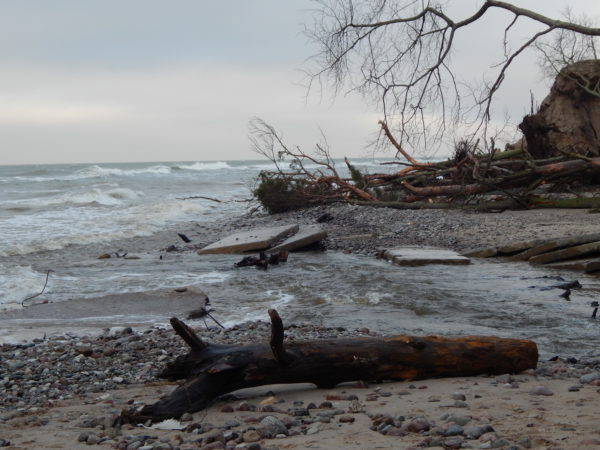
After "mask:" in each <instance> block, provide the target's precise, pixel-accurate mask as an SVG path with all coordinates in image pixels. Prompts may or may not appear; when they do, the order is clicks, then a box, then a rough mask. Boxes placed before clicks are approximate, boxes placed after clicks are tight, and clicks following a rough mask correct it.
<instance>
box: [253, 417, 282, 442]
mask: <svg viewBox="0 0 600 450" xmlns="http://www.w3.org/2000/svg"><path fill="white" fill-rule="evenodd" d="M260 429H261V434H262V435H263V436H264V437H266V438H271V437H275V436H277V435H281V434H283V435H284V436H287V435H288V434H289V431H288V429H287V427H286V426H285V425H284V423H283V422H282V421H281V420H279V419H278V418H277V417H274V416H266V417H264V418H263V419H262V420H261V421H260Z"/></svg>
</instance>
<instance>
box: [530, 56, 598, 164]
mask: <svg viewBox="0 0 600 450" xmlns="http://www.w3.org/2000/svg"><path fill="white" fill-rule="evenodd" d="M519 128H521V130H522V131H523V134H524V135H525V139H526V140H527V150H528V151H529V153H530V154H531V155H532V156H533V157H534V158H545V157H548V156H556V155H559V154H561V153H562V152H569V153H579V154H581V155H585V156H599V155H600V140H599V139H600V138H599V137H600V60H589V61H580V62H577V63H575V64H571V65H570V66H567V67H565V68H564V69H563V70H561V71H560V73H559V74H558V75H557V77H556V80H555V81H554V85H553V86H552V89H551V90H550V94H549V95H548V96H547V97H546V98H545V99H544V101H543V102H542V104H541V105H540V109H539V111H538V112H537V113H535V114H532V115H529V116H525V117H524V118H523V122H522V123H521V124H520V125H519Z"/></svg>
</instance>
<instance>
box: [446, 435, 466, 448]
mask: <svg viewBox="0 0 600 450" xmlns="http://www.w3.org/2000/svg"><path fill="white" fill-rule="evenodd" d="M462 445H463V440H462V438H459V437H451V438H448V439H446V440H445V441H444V448H446V449H451V448H461V447H462Z"/></svg>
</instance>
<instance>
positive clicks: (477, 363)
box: [122, 310, 538, 423]
mask: <svg viewBox="0 0 600 450" xmlns="http://www.w3.org/2000/svg"><path fill="white" fill-rule="evenodd" d="M269 316H270V318H271V339H270V342H269V343H262V344H260V343H259V344H252V345H216V344H207V343H205V342H203V341H202V340H201V339H200V338H199V337H198V336H197V335H196V334H195V333H194V332H193V330H192V329H191V328H189V327H188V326H187V325H185V324H184V323H183V322H181V321H180V320H178V319H177V318H173V319H171V325H172V326H173V329H174V330H175V332H176V333H177V334H178V335H179V336H180V337H181V338H182V339H183V340H184V341H185V342H186V344H187V345H188V346H189V347H190V351H189V353H187V354H186V355H184V356H180V357H178V358H177V359H176V360H175V361H174V362H172V363H170V364H168V366H167V367H166V369H165V370H164V371H163V373H162V374H161V377H164V378H168V379H170V380H181V379H185V380H186V381H185V382H184V383H183V384H182V385H180V386H179V387H178V388H176V389H175V390H174V391H173V392H172V393H171V394H170V395H168V396H166V397H164V398H162V399H160V400H159V401H158V402H156V403H155V404H153V405H147V406H144V407H143V408H142V409H141V410H139V411H124V412H123V413H122V418H123V419H124V420H125V421H128V422H135V423H139V422H146V421H148V420H151V421H160V420H164V419H168V418H178V417H180V416H181V415H182V414H183V413H185V412H190V413H191V412H195V411H199V410H201V409H204V408H206V407H207V406H209V405H210V404H211V403H213V402H214V401H215V399H216V398H218V397H219V396H221V395H223V394H226V393H228V392H232V391H234V390H237V389H242V388H248V387H254V386H261V385H268V384H280V383H306V382H309V383H314V384H316V385H317V387H320V388H331V387H333V386H335V385H336V384H338V383H341V382H346V381H356V380H366V381H382V380H416V379H424V378H433V377H452V376H471V375H478V374H503V373H518V372H522V371H524V370H527V369H532V368H535V367H536V365H537V359H538V352H537V346H536V344H535V343H534V342H532V341H528V340H520V339H503V338H497V337H484V336H464V337H436V336H427V337H412V336H394V337H389V338H355V339H330V340H315V341H299V342H290V343H285V344H284V329H283V323H282V321H281V318H280V317H279V315H278V314H277V311H275V310H269Z"/></svg>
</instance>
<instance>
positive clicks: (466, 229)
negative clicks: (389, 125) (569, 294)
mask: <svg viewBox="0 0 600 450" xmlns="http://www.w3.org/2000/svg"><path fill="white" fill-rule="evenodd" d="M326 213H327V214H330V215H331V216H332V217H333V220H330V221H328V222H325V223H323V227H324V228H325V229H326V230H327V231H328V233H329V237H328V238H327V240H326V245H327V248H328V250H331V251H337V252H345V253H355V254H364V255H374V254H375V253H376V252H377V251H378V249H379V248H382V247H393V246H398V245H407V244H411V245H434V246H441V247H445V248H451V249H454V250H457V251H466V250H468V249H474V248H482V247H488V246H493V245H495V244H499V243H501V244H505V243H509V242H516V241H525V240H531V239H537V238H540V237H547V238H553V237H564V236H570V235H577V234H587V233H591V232H593V231H596V230H597V228H598V225H600V216H598V215H591V214H587V212H586V211H585V210H535V211H506V212H503V213H480V212H478V213H471V212H464V211H452V210H450V211H446V210H443V211H442V210H391V209H379V208H368V207H362V206H351V205H346V204H335V205H326V206H318V207H314V208H310V209H306V210H303V211H293V212H288V213H284V214H278V215H275V216H268V215H262V214H258V215H251V216H248V215H246V216H240V217H237V218H235V219H233V220H227V221H224V220H221V221H218V222H214V223H200V224H189V229H184V227H179V229H180V232H182V233H185V234H187V235H188V236H189V237H191V238H193V240H194V242H195V243H198V244H196V246H203V245H206V244H208V243H210V241H211V240H212V239H213V238H214V237H215V236H224V235H226V234H228V233H230V232H235V231H239V230H244V229H248V228H252V227H258V226H269V225H273V226H274V225H279V224H283V223H300V224H313V223H315V222H316V221H317V219H318V218H319V217H321V216H322V215H323V214H326ZM175 239H176V235H175V238H173V239H172V241H173V242H172V243H173V245H178V246H179V242H177V241H176V240H175ZM145 242H151V243H152V244H153V245H155V244H156V239H155V240H152V239H150V238H137V239H136V245H138V246H139V247H140V248H148V247H145ZM167 245H168V244H167ZM194 250H195V248H188V249H186V250H184V251H190V252H191V251H194ZM128 295H132V296H134V297H135V296H136V295H140V293H132V294H128ZM91 300H93V299H91ZM83 303H84V304H85V301H84V302H83ZM48 308H52V305H48ZM58 325H59V326H60V324H58ZM195 328H197V329H198V330H200V332H201V334H202V337H205V338H206V339H207V340H209V341H211V342H227V339H238V340H246V341H252V340H254V339H268V337H267V336H268V325H267V324H266V323H264V322H250V323H246V324H244V325H240V326H236V327H233V328H231V329H228V330H227V331H224V332H221V331H219V330H216V329H212V330H209V331H206V330H204V327H198V326H197V325H196V327H195ZM63 331H64V332H65V333H64V336H63V339H56V338H52V339H36V340H35V341H34V342H31V343H28V344H25V345H12V344H4V345H0V350H1V352H2V355H1V356H2V358H1V360H0V368H1V369H2V371H1V372H2V376H1V377H0V382H1V383H2V385H3V388H4V389H5V391H6V392H7V396H6V397H5V399H4V400H3V406H2V409H1V413H0V445H1V444H2V442H3V441H2V440H4V441H10V442H11V444H12V445H13V446H14V447H11V448H50V447H52V448H73V449H75V448H88V447H89V446H90V445H92V444H99V445H103V446H107V447H111V446H112V447H114V448H125V447H126V446H127V445H129V444H132V443H133V442H134V441H135V440H136V439H139V438H135V437H132V436H139V435H146V436H148V435H151V436H155V437H156V440H154V441H153V442H146V441H148V440H149V439H145V440H143V441H142V443H143V445H147V446H148V448H181V449H186V448H202V446H206V445H208V446H209V447H206V448H246V447H249V448H264V449H266V448H271V449H275V448H278V449H303V448H342V447H344V448H349V449H350V448H352V449H354V448H356V449H359V448H365V445H368V446H369V447H371V448H411V447H414V446H417V445H427V446H432V445H433V447H432V448H441V445H444V446H446V448H467V447H468V446H470V447H471V448H501V447H502V446H503V445H504V443H503V442H502V440H504V441H506V445H505V446H506V447H508V446H510V445H514V446H517V447H516V448H567V449H568V448H573V449H575V448H577V449H579V448H596V447H597V446H598V445H600V430H598V429H597V426H596V425H595V424H596V423H597V422H598V419H600V411H599V412H597V411H596V409H595V408H594V404H595V402H596V401H597V397H596V396H597V395H600V392H599V389H598V385H600V381H599V380H600V372H598V370H599V369H600V358H599V357H597V356H590V357H589V358H587V360H584V361H579V362H576V363H574V362H566V361H562V360H560V359H558V360H557V361H554V362H540V365H539V367H538V369H537V370H536V371H535V372H530V373H525V374H520V375H516V376H514V377H512V378H511V377H508V376H504V377H485V376H480V377H464V378H451V379H436V380H421V381H415V382H409V381H407V382H394V383H384V384H380V385H376V384H374V385H371V386H370V387H368V388H362V389H360V388H356V387H345V386H339V387H336V388H335V389H333V390H328V391H327V392H324V391H323V390H319V389H315V388H309V389H304V390H301V391H297V390H295V389H296V387H291V386H285V387H283V391H282V392H278V393H277V394H276V395H275V396H274V397H275V400H268V402H273V403H271V404H270V406H272V408H273V410H270V408H266V409H265V406H269V405H267V404H263V405H260V403H261V402H263V401H265V400H267V399H268V398H269V397H271V396H270V395H266V391H264V390H262V391H261V390H259V391H255V392H254V394H253V395H258V397H251V398H250V399H248V402H249V403H250V404H253V405H254V407H256V408H257V410H255V411H244V410H242V411H239V410H238V409H239V408H240V403H241V402H243V400H228V401H220V402H218V403H217V404H216V405H214V406H212V407H211V408H209V409H208V410H207V411H204V412H198V413H195V414H193V417H192V420H191V421H190V422H186V423H185V425H186V426H188V425H189V424H193V423H200V424H201V425H202V427H204V428H202V427H201V428H198V427H197V428H196V430H202V431H203V432H202V433H200V432H198V431H196V432H189V433H188V432H186V431H157V430H147V429H144V428H129V426H127V425H125V426H123V427H122V428H121V429H120V433H121V434H120V435H114V436H113V437H114V439H111V438H110V437H111V434H115V433H116V432H117V431H116V429H115V430H112V429H111V427H110V426H106V425H105V424H106V423H108V422H107V421H109V419H110V418H111V417H113V416H114V415H115V414H118V412H119V411H120V409H122V408H124V407H128V404H129V402H130V401H131V400H133V401H134V403H133V404H134V405H135V404H136V403H135V402H147V403H151V402H154V401H156V400H157V399H158V397H159V396H160V395H161V393H165V392H166V391H168V390H170V389H173V387H174V385H173V384H171V383H166V382H162V381H158V380H156V378H155V377H154V376H155V374H156V373H157V372H158V371H159V370H160V369H161V368H162V367H163V366H164V364H165V363H166V362H167V361H169V358H173V357H174V355H176V354H180V353H181V352H185V350H186V349H185V348H184V344H183V343H182V342H180V341H179V338H178V337H177V336H176V335H175V334H174V333H173V332H172V331H171V330H164V329H157V328H151V329H140V330H130V329H128V328H122V329H113V330H112V331H109V332H107V333H106V332H105V333H104V334H101V335H99V336H93V337H90V336H87V337H86V336H78V337H69V336H68V334H66V333H68V330H63ZM376 331H377V330H372V331H367V332H365V330H362V331H361V330H344V331H343V332H342V331H339V330H338V329H328V328H325V327H318V326H312V327H311V326H309V325H300V326H297V327H289V326H288V327H287V329H286V338H292V339H311V338H318V337H323V336H327V337H334V336H339V335H348V336H356V335H365V334H369V335H374V334H376ZM296 333H297V334H296ZM117 344H118V345H117ZM45 369H48V370H46V371H45ZM54 370H57V371H59V372H60V374H62V376H59V374H54V372H53V371H54ZM82 372H83V373H84V374H83V375H82ZM596 374H597V378H596ZM584 375H588V377H587V378H585V379H584V380H589V381H586V382H582V381H581V379H580V377H581V376H584ZM19 377H20V378H19ZM411 385H414V386H415V387H416V388H415V389H413V388H411V387H410V386H411ZM422 386H426V387H425V388H422V389H421V387H422ZM537 386H543V387H545V388H547V389H548V390H549V392H551V393H552V395H547V393H546V394H530V391H532V390H533V389H534V388H536V387H537ZM71 388H73V389H72V390H69V389H71ZM271 389H272V388H271V387H269V388H268V389H267V390H271ZM273 389H274V388H273ZM53 390H56V393H58V395H57V396H56V398H51V396H50V395H49V396H46V397H44V395H45V393H48V392H50V393H52V392H53ZM65 392H66V394H65ZM406 392H408V394H406ZM457 392H458V393H460V394H464V396H465V401H466V404H467V406H461V407H457V406H456V405H455V402H457V401H462V400H455V399H454V397H453V396H454V394H456V393H457ZM539 392H546V391H544V390H539ZM61 393H62V394H61ZM388 393H389V394H390V395H387V394H388ZM251 394H252V393H251ZM328 394H329V395H330V396H333V397H335V396H336V395H337V396H338V397H340V396H343V395H346V394H348V395H356V396H357V397H358V401H359V403H361V404H362V405H363V408H364V410H365V411H364V412H350V409H351V408H350V403H351V401H348V400H332V401H331V402H332V408H317V409H315V410H312V409H310V410H309V411H308V412H309V414H308V416H295V413H294V412H293V408H298V407H302V406H303V405H304V406H306V405H308V404H309V403H311V402H312V403H315V404H316V405H320V404H321V403H323V402H324V401H327V400H326V396H327V395H328ZM342 394H343V395H342ZM384 394H385V395H384ZM30 396H34V397H35V396H38V397H36V398H38V399H42V400H41V401H30V400H27V399H28V398H29V397H30ZM61 396H62V397H63V398H62V399H61V398H60V397H61ZM458 397H460V396H457V398H458ZM9 398H13V399H14V400H15V401H14V402H12V403H11V402H10V400H9ZM409 398H410V401H408V400H407V399H409ZM19 402H22V403H19ZM279 402H282V403H279ZM294 402H303V403H302V404H300V403H298V404H295V403H294ZM276 405H281V406H276ZM453 405H454V406H453ZM290 408H291V410H290ZM230 409H233V410H234V411H232V412H223V410H225V411H229V410H230ZM242 409H245V407H244V408H242ZM251 409H252V407H251ZM261 409H262V410H261ZM332 411H333V413H332ZM340 411H342V412H340ZM319 413H324V414H321V415H320V414H319ZM377 413H383V414H388V415H389V416H390V417H384V418H383V419H382V422H380V423H384V422H386V421H387V422H390V421H391V423H387V425H392V427H391V428H388V429H387V431H386V433H387V434H382V433H380V432H379V431H377V427H379V425H380V423H379V424H377V425H375V430H371V429H370V427H373V426H374V421H377V420H378V419H377V418H374V417H375V416H374V415H375V414H377ZM446 413H448V414H450V415H449V416H447V417H446V418H445V419H442V418H441V417H443V416H444V414H446ZM369 414H371V417H369ZM266 415H274V416H276V417H277V418H278V419H279V420H280V421H282V422H283V423H284V425H286V427H287V429H288V434H290V435H291V436H289V437H285V438H283V437H281V436H280V437H279V438H265V437H262V436H260V439H259V440H258V441H257V442H258V443H259V445H260V447H256V446H255V447H252V444H254V443H253V442H250V441H251V439H253V438H250V437H248V439H247V440H246V438H244V436H245V435H246V434H247V433H248V432H249V431H256V430H252V428H259V422H260V420H262V418H263V417H264V416H266ZM346 416H349V417H350V418H346ZM399 416H404V420H403V421H399V420H398V418H399ZM420 416H423V417H420ZM450 416H455V417H454V419H456V420H457V421H458V422H457V421H454V422H453V421H452V420H448V418H449V417H450ZM298 417H300V418H298ZM341 417H345V418H344V421H341V420H340V418H341ZM457 417H458V419H457ZM467 417H468V418H469V419H468V420H467V419H466V418H467ZM419 418H421V419H422V418H425V420H426V421H427V422H428V423H429V425H430V430H429V431H421V432H413V431H408V430H407V429H405V428H406V426H407V425H408V424H409V423H411V422H412V421H415V420H418V419H419ZM88 419H90V420H91V419H93V420H91V421H90V420H88ZM380 419H381V417H380ZM465 420H467V422H465ZM394 421H395V422H398V423H395V422H394ZM234 422H237V423H238V425H236V426H233V425H232V423H234ZM463 422H465V423H464V424H463V425H460V424H459V423H463ZM90 423H93V424H95V425H94V426H91V427H90V426H89V425H90ZM208 424H212V425H210V426H207V425H208ZM397 425H398V426H397ZM484 425H490V426H491V427H492V428H493V429H494V430H495V431H493V432H492V431H488V432H486V433H483V434H482V436H484V435H486V434H487V437H484V438H482V437H481V436H480V437H479V438H477V439H469V438H468V433H467V429H469V428H470V427H472V426H484ZM530 425H531V426H530ZM452 426H458V427H462V433H458V428H456V427H454V428H452V429H453V430H454V431H456V432H457V434H448V430H449V429H450V428H451V427H452ZM211 427H212V429H209V428H211ZM403 427H404V428H403ZM102 428H104V429H102ZM396 429H397V430H396ZM380 431H381V430H380ZM390 431H391V433H389V432H390ZM228 432H233V433H234V434H236V433H237V435H238V437H236V438H235V439H230V440H229V441H225V443H224V444H223V446H220V444H218V443H216V442H220V441H221V440H223V439H225V438H226V437H231V436H233V434H231V433H228ZM211 433H212V435H214V436H213V437H215V438H216V440H215V441H213V442H212V443H211V442H209V441H210V440H211V439H213V437H210V435H211ZM490 433H492V434H490ZM494 433H495V434H494ZM250 434H251V435H252V433H250ZM394 434H395V435H394ZM84 435H85V438H84V437H83V436H84ZM92 435H93V437H91V436H92ZM219 436H220V437H219ZM160 439H163V440H165V441H166V442H163V443H162V444H164V445H163V447H160V446H159V445H158V444H159V442H160ZM240 439H241V442H239V441H240ZM96 440H97V441H96ZM123 441H125V442H126V445H125V447H123ZM150 441H152V439H150ZM458 441H460V444H459V443H458ZM227 442H228V444H227ZM528 442H529V444H528ZM494 443H496V444H494ZM226 444H227V445H229V446H228V447H227V445H226ZM234 444H235V445H234ZM434 444H439V445H438V446H437V447H436V446H435V445H434ZM143 445H141V444H140V446H143ZM167 445H168V447H167ZM210 445H212V447H210ZM454 445H458V447H456V446H455V447H453V446H454ZM496 445H497V447H496ZM528 445H529V446H528ZM150 446H153V447H150ZM236 446H237V447H236ZM132 448H133V447H132Z"/></svg>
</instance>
